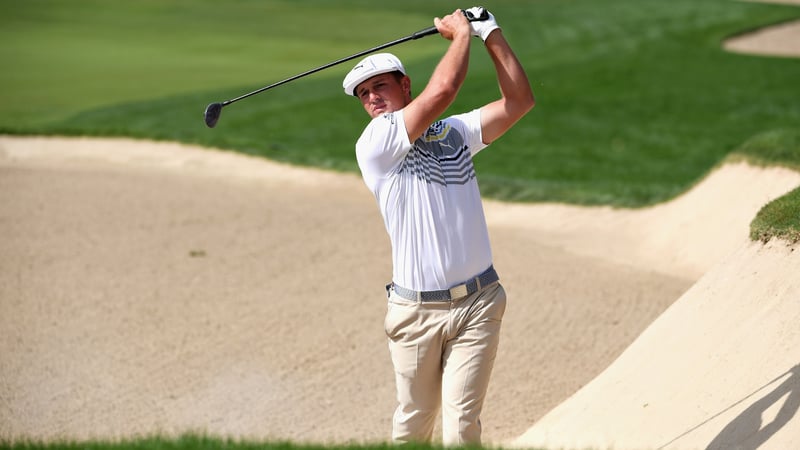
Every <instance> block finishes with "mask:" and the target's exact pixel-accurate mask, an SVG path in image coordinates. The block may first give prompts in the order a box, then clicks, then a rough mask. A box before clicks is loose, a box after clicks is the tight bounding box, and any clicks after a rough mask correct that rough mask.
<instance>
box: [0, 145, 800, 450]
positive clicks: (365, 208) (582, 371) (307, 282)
mask: <svg viewBox="0 0 800 450" xmlns="http://www.w3.org/2000/svg"><path fill="white" fill-rule="evenodd" d="M743 177H744V178H748V179H751V178H752V179H753V180H756V179H758V180H759V181H760V182H753V183H747V184H744V183H741V182H738V180H741V179H742V178H743ZM798 183H800V175H798V174H796V173H794V172H790V171H786V170H783V169H757V168H752V167H749V166H746V165H743V164H737V165H730V166H726V167H724V168H722V169H721V170H719V171H717V172H715V173H714V174H713V175H712V176H710V177H709V178H708V179H707V180H706V181H704V182H702V183H700V184H699V185H698V186H697V187H696V188H695V189H693V190H692V191H691V192H690V193H688V194H686V195H685V196H683V197H681V198H679V199H676V200H675V201H673V202H670V203H669V204H666V205H662V206H658V207H654V208H650V209H647V210H642V211H621V210H610V209H605V208H597V209H594V210H592V209H589V210H587V209H582V208H572V207H567V206H558V205H503V204H500V203H494V202H489V204H488V205H487V215H488V216H489V218H490V222H491V223H490V232H491V234H492V239H493V242H494V247H495V253H496V265H497V267H498V270H499V271H500V272H501V274H502V277H503V280H504V283H505V285H506V287H507V290H508V292H509V298H510V303H509V314H508V315H507V318H506V321H505V323H504V329H503V335H502V339H503V344H502V345H501V351H500V354H499V356H498V361H497V364H496V369H495V374H494V378H493V384H492V387H491V390H490V397H489V398H490V400H489V401H488V404H487V407H486V412H485V415H484V422H485V426H486V429H485V437H486V441H487V442H488V443H502V442H508V441H511V440H513V439H514V438H516V437H518V436H520V435H521V434H523V432H525V430H527V429H528V427H529V426H530V424H531V423H533V422H534V421H536V420H537V419H539V418H540V417H542V416H544V415H545V414H546V413H547V412H548V411H550V410H551V409H553V408H554V407H555V406H556V405H558V404H559V403H560V402H561V401H563V400H564V399H566V398H567V397H569V396H570V395H571V394H572V393H574V392H575V391H577V390H578V389H579V388H580V387H581V386H583V385H585V384H587V383H588V382H589V381H591V380H592V378H594V377H595V376H596V375H597V374H599V373H600V372H602V371H603V369H605V368H606V367H608V365H609V364H610V363H611V362H612V361H613V360H614V359H615V358H617V356H619V354H620V353H621V352H622V351H623V350H624V349H625V348H626V347H627V346H628V345H629V344H630V343H631V342H633V340H634V338H635V337H636V336H637V335H639V334H640V333H641V332H642V331H643V330H644V329H645V327H646V326H647V325H648V324H650V323H651V322H652V321H653V320H654V319H656V318H657V317H658V316H659V315H660V314H661V312H662V311H664V310H665V309H666V308H667V307H669V306H670V304H672V302H673V301H674V300H675V299H677V298H678V297H680V295H681V294H682V293H683V292H684V291H685V290H686V289H687V288H689V286H690V285H691V284H692V283H693V282H694V280H695V278H694V277H692V276H691V274H692V273H694V272H701V271H705V270H707V269H708V268H710V267H711V266H712V265H713V264H714V263H716V261H712V259H713V258H712V257H711V256H708V255H706V257H705V258H695V259H691V260H692V264H691V265H687V264H685V263H684V262H685V259H681V258H665V261H667V262H665V263H664V264H662V265H661V267H660V268H659V270H653V269H650V268H649V267H648V264H650V263H651V262H652V261H651V259H652V258H650V256H649V252H647V251H641V250H640V249H641V248H661V249H662V250H665V249H668V247H665V246H663V244H661V241H662V240H664V239H666V237H665V236H670V235H672V233H681V234H684V235H686V236H693V237H692V238H691V239H692V241H691V244H692V245H700V246H703V245H704V241H703V236H709V233H708V232H707V231H705V225H706V224H705V221H703V220H692V219H690V218H687V220H685V221H682V222H680V223H677V224H676V225H675V228H674V229H672V230H668V231H663V230H664V224H663V222H665V221H667V220H666V219H667V218H668V217H671V216H673V215H674V214H675V211H682V210H683V209H684V208H697V210H704V209H713V208H716V207H720V208H722V209H727V208H728V207H729V206H730V204H729V203H728V201H723V200H720V199H718V198H717V196H718V195H719V194H720V193H723V192H724V193H725V196H730V198H732V199H737V198H738V199H739V200H742V199H746V198H748V197H750V196H752V198H754V199H760V200H759V201H752V202H751V201H743V202H741V203H742V204H741V205H740V208H741V209H743V210H744V211H743V212H742V213H741V214H735V215H731V216H730V217H729V216H728V215H726V214H723V211H722V210H720V211H719V214H721V215H722V216H724V217H727V219H726V220H729V226H730V227H731V228H732V229H734V230H739V232H737V233H734V234H736V236H734V237H731V238H730V241H729V242H725V243H722V244H721V243H720V242H721V241H725V240H726V239H729V238H728V237H726V236H727V234H726V233H721V234H719V235H717V236H714V235H713V234H712V235H711V236H712V237H718V238H720V239H710V240H709V241H708V245H706V246H705V247H704V248H706V249H710V251H711V252H718V253H721V254H722V253H726V252H730V251H734V250H736V248H737V247H738V246H739V245H740V243H741V240H742V239H743V238H742V233H746V227H747V223H748V222H749V220H750V218H752V217H753V215H755V213H756V211H757V209H758V208H759V206H760V205H759V203H760V202H762V201H763V202H766V201H768V200H769V199H771V198H774V197H776V196H778V195H781V194H782V193H783V192H786V190H788V189H790V188H791V187H793V186H796V185H797V184H798ZM0 185H1V186H0V204H2V205H3V207H2V208H1V209H0V233H2V235H3V236H4V237H5V239H3V240H2V241H0V253H2V255H3V258H2V259H0V308H2V314H0V328H2V329H3V330H4V332H3V334H2V339H1V340H0V355H2V357H1V358H0V373H2V374H3V378H2V380H3V382H2V384H0V398H2V399H3V403H2V405H1V406H0V435H1V436H5V437H19V436H36V437H42V438H57V437H71V438H89V437H94V436H100V437H109V436H111V437H113V436H130V435H134V434H149V433H154V432H165V433H180V432H184V431H187V430H202V431H208V432H211V433H215V434H220V435H231V436H239V437H252V438H272V439H293V440H298V441H316V442H343V441H360V442H369V441H382V440H385V439H386V438H387V434H388V431H389V418H390V412H391V410H392V408H393V377H392V374H391V368H390V364H389V361H388V354H387V350H386V348H385V341H384V337H383V334H382V327H381V324H382V317H383V312H384V300H383V294H382V283H383V282H384V281H385V280H386V279H387V278H388V277H389V275H390V273H391V270H390V267H389V265H388V258H387V255H388V253H387V252H388V251H389V248H388V241H387V239H386V236H385V232H384V231H383V228H382V224H381V223H380V218H379V215H378V214H377V212H376V210H375V205H374V200H373V199H372V197H371V195H370V194H369V192H368V191H367V190H366V188H364V187H363V185H362V182H361V180H360V179H359V178H358V177H357V176H351V175H340V174H331V173H325V172H319V171H314V170H308V169H300V168H295V167H288V166H284V165H280V164H275V163H272V162H269V161H264V160H261V159H256V158H249V157H246V156H242V155H238V154H234V153H227V152H219V151H213V150H208V149H200V148H194V147H191V146H185V145H178V144H169V143H152V142H137V141H131V140H120V139H91V140H88V139H57V138H12V137H2V138H0ZM744 186H747V187H746V188H744ZM715 192H716V194H714V193H715ZM731 209H739V208H731ZM570 214H572V216H570ZM598 218H600V219H599V220H598ZM564 223H569V224H571V226H570V227H566V228H565V227H564ZM701 224H702V226H700V225H701ZM615 227H619V229H622V230H635V229H638V228H642V227H645V228H646V229H644V230H642V232H640V233H632V234H630V235H627V234H624V233H623V234H622V235H620V236H616V238H615V239H613V240H606V238H607V237H608V236H610V235H611V234H612V230H614V229H615ZM596 230H600V231H599V232H600V233H601V234H600V236H603V237H602V238H600V239H597V241H596V242H594V243H592V240H591V239H587V236H591V234H592V233H593V232H594V231H596ZM648 230H649V231H651V232H647V231H648ZM658 230H661V231H658ZM603 233H606V234H607V236H604V235H603ZM626 233H627V231H626ZM626 236H628V237H626ZM647 236H651V237H653V239H652V240H649V241H648V240H644V241H642V239H643V238H644V237H647ZM695 241H697V242H695ZM602 242H605V248H606V250H607V251H605V252H604V251H602V249H603V248H604V247H603V245H601V243H602ZM711 242H713V244H712V243H711ZM726 246H729V248H727V249H725V247H726ZM673 248H684V246H683V245H676V246H673ZM673 253H680V252H673ZM697 253H698V254H702V253H703V252H702V251H700V250H698V251H697ZM669 261H676V262H675V263H670V262H669ZM704 261H705V262H704ZM704 265H707V266H704ZM689 266H691V267H692V269H691V270H687V269H686V268H687V267H689Z"/></svg>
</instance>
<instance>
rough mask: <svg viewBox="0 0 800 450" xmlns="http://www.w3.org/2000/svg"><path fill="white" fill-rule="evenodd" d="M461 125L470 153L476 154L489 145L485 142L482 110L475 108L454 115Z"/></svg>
mask: <svg viewBox="0 0 800 450" xmlns="http://www.w3.org/2000/svg"><path fill="white" fill-rule="evenodd" d="M452 118H453V119H455V120H456V121H458V123H459V124H460V126H461V132H462V134H463V136H464V141H465V143H466V144H467V146H468V148H469V151H470V154H471V155H472V156H475V155H476V154H477V153H478V152H479V151H481V150H483V149H484V148H486V147H488V145H486V144H484V143H483V131H482V128H481V110H480V109H474V110H472V111H470V112H467V113H464V114H458V115H455V116H452Z"/></svg>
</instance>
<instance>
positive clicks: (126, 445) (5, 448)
mask: <svg viewBox="0 0 800 450" xmlns="http://www.w3.org/2000/svg"><path fill="white" fill-rule="evenodd" d="M393 448H396V447H395V446H392V445H391V444H373V445H358V444H351V445H315V444H295V443H291V442H286V441H276V442H268V441H254V440H242V439H230V438H227V439H222V438H218V437H210V436H207V435H202V434H184V435H181V436H177V437H174V438H170V437H163V436H149V437H143V438H136V439H123V440H117V441H111V440H87V441H81V442H78V441H55V442H41V441H18V442H14V443H10V442H6V441H2V440H0V450H390V449H393ZM402 448H403V449H407V450H444V448H445V447H442V446H439V445H429V444H405V445H403V446H402ZM447 448H448V449H454V450H458V449H459V448H469V447H447Z"/></svg>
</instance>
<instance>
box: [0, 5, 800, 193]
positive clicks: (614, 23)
mask: <svg viewBox="0 0 800 450" xmlns="http://www.w3.org/2000/svg"><path fill="white" fill-rule="evenodd" d="M0 5H1V6H0V8H2V14H0V38H1V39H0V42H1V43H2V44H0V58H2V59H3V60H4V61H12V62H13V64H9V65H8V67H9V69H7V70H4V71H2V73H0V86H3V101H2V102H0V132H3V133H12V134H63V135H94V136H131V137H138V138H149V139H158V140H175V141H182V142H188V143H194V144H200V145H204V146H211V147H217V148H224V149H229V150H233V151H239V152H243V153H247V154H254V155H259V156H264V157H267V158H271V159H274V160H279V161H284V162H289V163H292V164H298V165H309V166H316V167H321V168H327V169H333V170H340V171H356V170H357V167H356V164H355V159H354V156H353V145H354V141H355V138H356V137H357V135H358V134H359V132H360V130H361V128H362V127H363V126H364V124H365V121H366V115H365V114H364V112H363V111H362V110H361V109H360V106H359V105H358V104H357V103H356V102H355V100H354V99H352V98H348V97H346V96H345V95H344V94H343V93H342V92H341V88H340V86H341V78H342V77H343V75H344V73H345V72H346V71H347V69H348V68H349V64H344V65H342V66H338V67H334V68H331V69H328V70H326V71H324V72H321V73H319V74H315V75H313V76H310V77H307V78H303V79H301V80H297V81H295V82H293V83H291V84H289V85H286V86H281V87H279V88H276V89H273V90H270V91H268V92H265V93H263V94H260V95H259V96H255V97H252V98H248V99H246V100H243V101H241V102H239V103H236V104H235V105H231V106H230V107H228V108H225V110H224V111H223V114H222V117H221V119H220V123H219V124H218V126H217V128H215V129H213V130H211V129H208V128H206V127H205V125H204V124H203V121H202V112H203V110H204V108H205V106H206V105H207V104H208V103H211V102H214V101H220V100H224V99H228V98H233V97H236V96H238V95H240V94H243V93H246V92H249V91H252V90H254V89H256V88H258V87H261V86H263V85H266V84H270V83H271V82H274V81H277V80H281V79H284V78H287V77H289V76H291V75H294V74H296V73H299V72H302V71H304V70H307V69H309V68H313V67H317V66H319V65H321V64H324V63H327V62H329V61H331V60H332V59H335V58H339V57H342V56H346V55H349V54H352V53H355V52H357V51H360V50H363V49H365V48H368V47H370V46H373V45H376V44H380V43H383V42H388V41H391V40H393V39H395V38H398V37H401V36H404V35H408V34H410V33H411V32H413V31H416V30H418V29H421V28H425V27H427V26H429V25H430V17H431V16H434V15H440V14H442V13H444V12H447V11H449V10H451V9H452V8H453V6H452V5H450V4H449V2H445V1H436V0H433V1H416V0H415V1H408V2H404V3H403V4H398V5H394V6H392V7H385V8H381V9H380V10H376V9H375V8H374V7H371V5H372V4H371V3H369V2H366V1H364V0H361V1H355V0H353V1H343V2H337V3H336V4H335V5H334V4H331V3H329V2H323V1H310V0H305V1H288V0H287V1H271V2H262V1H256V0H242V1H239V2H236V3H235V4H226V5H225V7H221V6H219V4H218V2H212V1H210V0H196V1H189V0H170V1H168V2H163V1H156V0H142V1H137V2H115V3H113V4H108V3H107V2H101V1H100V0H77V1H75V2H58V1H55V0H34V1H30V2H23V3H19V2H14V3H13V4H12V3H11V2H10V1H8V0H0ZM488 6H489V7H490V8H492V9H493V10H494V11H495V13H496V15H497V17H498V19H499V21H500V24H501V25H502V26H503V28H504V30H505V32H506V35H507V36H508V38H509V39H510V41H511V42H512V44H513V45H514V47H515V48H516V49H517V50H518V53H519V57H520V59H521V60H522V61H523V63H524V65H525V66H526V68H527V70H528V73H529V75H530V79H531V82H532V85H533V87H534V90H535V92H536V95H537V102H538V105H537V107H536V108H535V109H534V110H533V111H532V112H531V113H530V114H529V115H528V116H526V117H525V118H524V119H523V120H522V121H521V122H520V123H519V124H518V125H517V126H516V127H515V128H514V129H512V130H511V131H510V132H509V133H508V134H507V135H506V136H504V137H503V139H501V140H499V141H498V142H497V143H496V144H494V145H493V148H492V151H489V152H485V153H483V154H482V155H481V157H480V158H477V160H476V165H477V167H478V171H479V174H480V182H481V189H482V191H483V193H484V195H485V196H487V197H492V198H496V199H501V200H509V201H557V202H568V203H574V204H586V205H598V204H607V205H613V206H619V207H639V206H645V205H650V204H653V203H657V202H662V201H665V200H668V199H670V198H673V197H674V196H676V195H678V194H680V193H681V192H683V191H685V190H686V189H687V187H689V186H691V185H693V184H694V183H695V182H696V181H697V180H698V179H700V178H702V177H703V176H704V175H705V174H706V173H708V171H709V170H710V169H711V168H712V167H714V165H715V164H717V163H718V162H719V161H721V160H723V159H724V158H725V157H726V156H727V155H728V154H729V153H730V152H731V151H732V150H734V149H735V148H737V147H738V146H740V145H741V144H742V142H745V141H747V140H748V139H750V138H751V137H752V136H754V135H757V134H759V133H761V132H763V131H764V130H765V129H772V128H791V127H793V126H796V124H797V123H800V102H797V101H796V99H797V98H798V96H800V85H799V84H798V83H797V82H796V80H797V79H800V61H798V60H794V59H786V58H783V59H781V58H758V57H751V56H743V55H736V54H730V53H726V52H724V51H722V50H721V49H720V42H721V41H722V40H723V39H724V38H725V37H726V36H728V35H731V34H734V33H737V32H739V31H741V30H744V29H749V28H753V27H757V26H760V25H765V24H770V23H775V22H780V21H785V20H789V19H792V18H797V17H800V9H798V8H793V7H789V6H775V5H764V4H751V3H744V2H732V1H730V0H702V1H696V0H675V1H671V2H663V1H660V0H605V1H604V2H603V3H602V7H599V5H598V3H597V2H596V1H593V0H573V1H570V2H563V1H560V0H540V1H535V2H531V1H521V0H516V1H515V0H508V1H503V2H496V3H495V4H490V5H488ZM321 17H323V18H324V20H320V18H321ZM374 23H379V24H380V26H379V27H375V26H369V25H367V24H374ZM296 30H303V32H302V33H298V32H297V31H296ZM445 45H446V43H445V42H444V41H443V40H442V39H440V38H438V37H429V38H425V39H422V40H418V41H413V42H412V43H406V44H401V45H400V46H397V47H393V49H392V50H393V51H395V52H396V53H397V54H398V55H399V56H400V57H401V58H402V59H404V61H405V62H406V65H407V68H408V69H409V71H410V73H411V75H412V79H413V80H414V82H415V83H416V84H415V86H416V87H417V88H418V89H421V85H422V84H423V83H424V82H425V80H426V79H427V76H428V74H429V73H430V71H431V70H432V67H433V66H434V64H435V63H436V62H437V60H438V58H439V56H440V55H441V53H442V51H443V50H444V49H445ZM496 96H497V88H496V82H495V80H494V75H493V71H492V68H491V63H490V61H489V60H488V57H487V56H486V54H485V51H483V49H482V48H480V45H478V44H476V45H474V48H473V59H472V64H471V71H470V75H469V77H468V79H467V82H466V84H465V86H464V89H463V92H462V95H461V96H460V97H459V100H458V101H457V103H456V104H455V105H454V106H453V109H452V110H453V111H462V110H466V109H470V108H472V107H475V106H478V105H481V104H483V103H485V102H487V101H489V100H491V99H493V98H495V97H496Z"/></svg>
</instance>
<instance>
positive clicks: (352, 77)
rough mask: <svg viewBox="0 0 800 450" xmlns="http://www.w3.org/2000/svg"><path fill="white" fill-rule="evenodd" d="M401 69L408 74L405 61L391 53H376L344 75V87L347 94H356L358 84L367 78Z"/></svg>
mask: <svg viewBox="0 0 800 450" xmlns="http://www.w3.org/2000/svg"><path fill="white" fill-rule="evenodd" d="M394 71H400V72H402V73H403V75H405V74H406V69H405V68H404V67H403V63H401V62H400V60H399V59H397V57H396V56H394V55H393V54H391V53H376V54H374V55H370V56H367V57H366V58H364V59H362V60H361V61H359V62H358V64H356V65H355V67H353V69H352V70H351V71H350V72H349V73H348V74H347V76H346V77H344V81H343V82H342V87H343V88H344V93H345V94H347V95H356V93H355V90H356V86H358V85H359V84H361V83H362V82H364V81H365V80H367V79H369V78H372V77H374V76H375V75H380V74H382V73H388V72H394Z"/></svg>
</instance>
